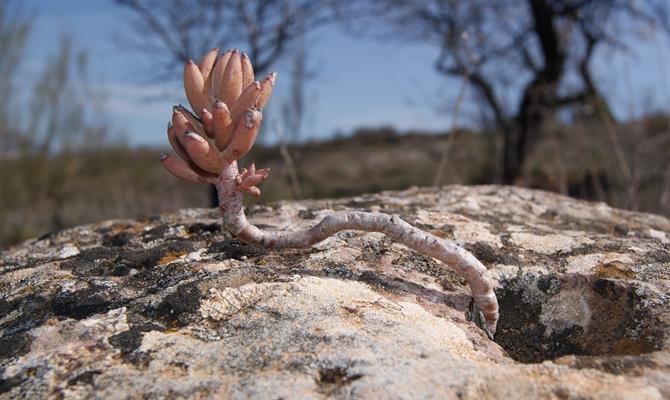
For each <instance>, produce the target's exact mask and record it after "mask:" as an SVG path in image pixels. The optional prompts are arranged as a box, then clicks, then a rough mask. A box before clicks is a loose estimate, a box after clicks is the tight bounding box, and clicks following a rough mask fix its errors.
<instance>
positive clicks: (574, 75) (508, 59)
mask: <svg viewBox="0 0 670 400" xmlns="http://www.w3.org/2000/svg"><path fill="white" fill-rule="evenodd" d="M376 3H377V4H380V3H383V6H384V8H385V10H386V11H385V12H383V13H381V15H382V18H383V19H385V20H386V21H390V22H391V23H390V24H388V26H391V29H392V30H393V31H394V32H396V33H398V34H400V36H402V37H403V38H405V39H409V40H416V41H422V42H428V43H431V44H434V45H437V46H438V47H439V48H440V54H439V56H438V57H437V60H436V61H435V67H436V69H437V71H439V72H440V73H442V74H444V75H446V76H451V77H462V78H463V79H466V80H467V82H468V84H469V85H471V86H472V87H473V88H474V89H475V91H476V93H477V94H478V95H479V96H480V98H481V99H482V100H483V102H484V104H485V105H486V108H487V109H488V110H490V112H491V114H492V117H493V119H494V121H495V123H496V125H497V127H498V129H499V130H500V131H501V132H502V134H503V143H504V145H503V157H502V159H503V181H504V182H505V183H514V182H515V181H516V180H517V179H518V178H519V176H520V175H521V172H522V167H523V164H524V161H525V157H526V154H527V153H528V151H529V149H530V148H531V147H532V144H533V141H534V139H535V135H536V133H537V132H538V131H539V128H540V127H541V125H542V123H543V122H544V121H546V120H547V119H548V118H551V117H553V116H554V115H555V114H556V113H557V112H558V111H559V110H561V109H563V108H566V107H574V106H580V107H582V108H583V109H589V110H591V112H597V113H604V114H606V115H609V111H608V107H607V102H606V101H605V99H604V98H603V96H602V95H601V93H600V91H599V89H598V86H597V84H596V79H594V76H593V71H592V70H591V66H590V63H591V60H592V59H593V56H594V53H595V52H596V51H597V50H598V49H599V48H601V47H610V48H613V49H615V50H624V49H626V48H627V42H629V41H630V39H632V38H633V37H635V36H639V35H643V34H644V30H645V29H646V30H648V29H653V28H655V27H657V26H660V27H666V28H667V26H668V22H667V15H668V8H669V7H670V6H669V5H668V4H669V3H667V0H643V1H628V0H516V1H495V0H471V1H461V0H421V1H415V0H393V1H391V2H389V1H381V2H376ZM505 87H512V88H518V89H519V90H520V93H518V92H517V93H514V95H512V96H504V93H502V92H504V90H503V88H505ZM506 94H509V93H506ZM510 97H512V98H514V97H517V98H518V100H516V101H515V102H514V104H509V101H508V100H505V99H506V98H507V99H508V98H510ZM584 106H586V107H584Z"/></svg>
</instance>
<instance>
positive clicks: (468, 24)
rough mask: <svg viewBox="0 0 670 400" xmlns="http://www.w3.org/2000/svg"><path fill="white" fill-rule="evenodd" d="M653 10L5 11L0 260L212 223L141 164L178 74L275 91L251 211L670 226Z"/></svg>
mask: <svg viewBox="0 0 670 400" xmlns="http://www.w3.org/2000/svg"><path fill="white" fill-rule="evenodd" d="M669 12H670V2H668V1H667V0H639V1H636V0H631V1H619V0H508V1H496V0H471V1H459V0H423V1H422V0H385V1H379V0H365V1H364V0H339V1H332V0H323V1H307V0H246V1H243V0H192V1H180V0H67V1H64V0H63V1H55V0H54V1H49V0H43V1H39V0H2V1H0V97H1V99H2V100H1V101H0V222H1V224H0V249H2V248H6V247H8V246H11V245H12V244H14V243H17V242H19V241H21V240H24V239H27V238H30V237H35V236H40V235H44V234H46V233H48V232H52V231H54V230H60V229H63V228H66V227H70V226H74V225H79V224H82V223H89V222H95V221H100V220H104V219H109V218H136V217H147V216H151V215H155V214H158V213H160V212H163V211H168V210H175V209H179V208H183V207H209V206H211V205H212V203H211V202H212V198H211V192H210V189H209V188H208V187H206V186H198V185H193V184H188V183H183V182H179V181H178V180H177V179H176V178H174V177H172V176H171V175H169V174H168V173H166V172H165V171H163V169H162V167H161V165H160V163H159V162H158V158H159V154H160V152H161V151H168V145H167V140H166V133H165V129H166V124H167V122H168V120H169V118H170V115H171V107H172V105H174V104H178V103H184V104H186V101H185V97H184V94H183V90H182V87H181V73H182V68H183V64H184V62H185V61H186V60H188V59H189V58H193V59H195V60H196V61H198V60H199V59H200V57H201V56H202V55H203V54H204V53H205V52H206V51H207V50H209V49H211V48H213V47H220V48H221V49H222V50H224V49H227V48H232V47H237V48H240V49H242V50H244V51H246V52H247V53H248V54H249V55H250V57H251V59H252V62H253V63H254V65H255V67H256V72H257V76H258V78H259V79H260V78H262V77H263V76H264V75H266V74H268V73H269V72H271V71H277V72H278V73H279V79H278V82H277V85H276V88H275V92H274V94H273V97H272V99H271V101H270V103H269V106H268V107H266V109H265V110H264V128H263V131H262V133H261V135H260V139H259V140H260V143H258V144H257V145H256V147H255V148H254V150H253V152H252V154H250V155H249V156H248V157H247V159H248V160H247V161H245V162H244V163H243V164H246V163H247V162H248V161H249V160H251V159H254V160H255V161H256V164H257V165H258V166H259V167H262V168H268V167H269V168H271V169H272V174H271V177H270V179H268V180H267V181H266V182H265V183H264V184H263V185H262V190H263V194H262V196H261V198H260V199H249V202H269V201H275V200H280V199H304V198H323V197H341V196H350V195H355V194H360V193H366V192H376V191H379V190H384V189H404V188H408V187H410V186H429V185H446V184H468V185H471V184H489V183H496V184H513V185H519V186H526V187H531V188H540V189H545V190H551V191H555V192H559V193H563V194H566V195H569V196H573V197H577V198H581V199H587V200H595V201H604V202H606V203H608V204H610V205H612V206H615V207H620V208H626V209H630V210H639V211H645V212H653V213H658V214H663V215H666V216H668V215H670V14H669Z"/></svg>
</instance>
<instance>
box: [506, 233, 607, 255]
mask: <svg viewBox="0 0 670 400" xmlns="http://www.w3.org/2000/svg"><path fill="white" fill-rule="evenodd" d="M510 240H511V241H512V243H514V244H515V245H517V246H519V247H521V248H523V249H526V250H530V251H534V252H535V253H540V254H546V255H549V254H554V253H556V252H558V251H569V250H572V249H574V248H576V247H579V246H581V245H584V244H593V243H594V241H593V240H591V239H589V238H587V237H584V236H583V234H582V235H574V236H568V235H563V234H547V235H536V234H534V233H524V232H518V233H512V235H511V238H510Z"/></svg>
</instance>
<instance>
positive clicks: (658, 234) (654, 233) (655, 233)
mask: <svg viewBox="0 0 670 400" xmlns="http://www.w3.org/2000/svg"><path fill="white" fill-rule="evenodd" d="M647 234H648V235H649V237H651V238H654V239H658V240H660V241H661V243H663V244H667V243H670V239H668V237H667V235H666V234H665V232H663V231H659V230H656V229H652V228H649V230H648V231H647Z"/></svg>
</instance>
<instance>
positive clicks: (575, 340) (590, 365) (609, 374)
mask: <svg viewBox="0 0 670 400" xmlns="http://www.w3.org/2000/svg"><path fill="white" fill-rule="evenodd" d="M348 210H363V211H370V210H376V211H379V212H385V213H389V214H394V215H401V216H402V217H403V218H404V219H406V220H407V221H408V222H410V223H412V224H414V225H416V226H420V227H421V228H422V229H424V230H426V231H429V232H431V233H432V234H434V235H435V236H438V237H444V238H448V239H451V240H454V241H456V242H457V243H458V244H459V245H462V246H463V247H465V248H466V249H468V250H469V251H471V252H472V253H473V254H474V255H475V256H476V257H477V258H479V259H480V260H481V261H482V262H483V263H484V264H485V265H486V267H487V268H488V275H489V277H490V278H491V279H494V280H495V282H496V286H497V289H496V294H497V296H498V298H499V300H500V323H499V328H498V332H497V334H496V337H495V341H490V340H489V339H488V338H486V336H485V335H484V334H483V332H482V331H481V330H480V329H478V328H477V327H476V326H475V325H474V324H473V323H472V322H470V321H468V320H467V319H466V318H465V312H466V311H467V310H468V307H469V303H470V292H469V289H468V287H467V285H466V282H465V281H464V280H463V279H462V278H461V277H460V276H459V275H458V274H456V273H455V272H453V271H452V270H450V269H447V268H444V267H443V266H441V264H440V263H438V262H436V261H435V260H432V259H430V258H428V257H425V256H423V255H421V254H418V253H415V252H413V251H410V250H408V249H407V248H406V247H404V246H402V245H398V244H395V243H393V242H392V241H390V240H388V239H386V238H384V237H383V236H382V235H378V234H374V233H364V232H355V231H345V232H340V233H338V234H337V235H335V236H334V237H333V238H331V239H328V241H326V242H324V243H322V244H320V245H318V246H315V247H314V248H312V249H306V250H282V251H272V250H265V249H261V248H257V247H254V246H250V245H246V244H244V243H242V242H240V241H237V240H235V239H232V238H231V237H230V236H228V235H227V234H224V233H223V232H221V225H220V220H219V214H218V212H217V210H204V209H190V210H181V211H179V212H176V213H172V214H164V215H161V216H158V217H154V218H148V219H145V220H115V221H106V222H102V223H98V224H94V225H88V226H82V227H77V228H73V229H69V230H66V231H62V232H57V233H53V234H50V235H47V236H44V237H42V238H40V239H34V240H30V241H27V242H25V243H23V244H20V245H18V246H15V247H14V248H11V249H9V250H7V251H5V252H3V253H2V255H1V256H0V273H1V275H0V329H1V336H0V397H3V398H15V397H23V398H46V397H65V398H85V397H90V396H92V395H93V394H94V393H95V396H96V397H128V398H134V397H141V396H147V397H157V398H160V397H170V396H172V397H182V396H183V397H199V398H208V397H209V398H221V397H223V398H287V399H288V398H399V399H400V398H407V399H409V398H455V397H460V398H477V399H482V398H510V397H513V398H636V399H645V398H650V399H653V398H664V397H665V398H667V397H669V396H670V384H669V383H668V382H670V373H669V372H670V357H669V354H670V353H669V352H668V348H669V347H670V343H669V339H668V331H669V330H668V327H669V326H670V311H669V310H670V244H669V243H668V240H667V237H669V236H670V221H668V220H667V219H665V218H663V217H660V216H654V215H649V214H642V213H632V212H626V211H621V210H616V209H612V208H609V207H607V206H605V205H602V204H597V203H595V204H594V203H588V202H583V201H577V200H573V199H569V198H567V197H562V196H559V195H555V194H550V193H546V192H541V191H533V190H527V189H521V188H512V187H499V186H480V187H462V186H449V187H445V188H442V189H432V188H424V189H416V188H415V189H410V190H407V191H403V192H382V193H379V194H371V195H365V196H360V197H356V198H351V199H342V200H327V201H303V202H283V203H277V204H272V205H268V206H262V207H261V206H255V207H252V208H251V209H249V210H247V211H248V214H249V216H250V219H251V220H252V222H253V223H255V224H257V225H261V226H263V227H264V228H266V229H289V228H290V229H293V228H304V227H307V226H311V225H312V224H313V223H314V219H316V218H321V217H323V216H324V215H327V214H328V213H330V212H332V211H348Z"/></svg>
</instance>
